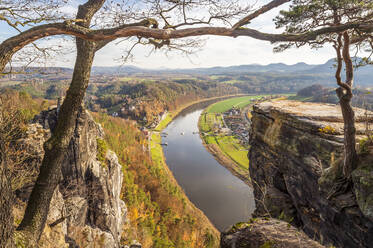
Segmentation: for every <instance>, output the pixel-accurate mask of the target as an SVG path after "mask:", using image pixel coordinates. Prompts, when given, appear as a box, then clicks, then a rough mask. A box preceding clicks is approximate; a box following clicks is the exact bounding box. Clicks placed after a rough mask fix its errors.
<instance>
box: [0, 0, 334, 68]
mask: <svg viewBox="0 0 373 248" xmlns="http://www.w3.org/2000/svg"><path fill="white" fill-rule="evenodd" d="M76 1H78V0H76ZM245 2H248V3H254V2H255V3H256V5H255V6H256V7H259V6H261V5H263V4H265V3H268V2H269V0H256V1H252V0H248V1H245ZM287 6H288V5H284V6H282V7H278V8H276V9H273V10H271V11H269V12H268V13H266V14H263V15H261V16H260V17H258V18H256V19H255V20H254V21H252V23H251V24H250V25H249V26H248V27H250V28H254V29H257V30H259V31H262V32H271V33H274V32H276V33H279V32H280V31H279V30H276V29H275V27H274V24H273V21H272V20H273V18H274V17H275V16H276V14H277V13H278V11H279V10H281V9H284V8H287ZM76 7H77V4H76V3H75V4H72V5H70V6H67V7H66V10H67V11H68V12H71V13H74V12H75V11H76ZM11 34H14V32H13V31H12V30H10V28H9V27H8V26H7V25H4V24H2V23H0V40H4V39H5V38H7V37H10V35H11ZM204 39H205V37H204ZM69 40H70V41H63V40H62V39H54V40H48V41H44V42H46V43H47V42H54V43H56V42H57V43H61V44H62V45H63V46H67V47H71V52H69V53H67V54H65V55H61V56H57V57H56V58H55V59H53V60H52V61H49V62H48V66H63V67H73V66H74V60H75V51H74V50H73V48H74V44H73V39H69ZM273 47H274V46H273V45H272V44H270V43H269V42H266V41H260V40H255V39H253V38H249V37H238V38H231V37H213V36H210V37H208V38H207V39H206V40H205V44H204V46H203V47H201V49H200V50H199V51H198V52H196V53H194V54H192V55H190V56H185V55H181V54H180V53H178V52H171V53H168V54H167V55H166V54H165V53H164V52H159V51H158V52H155V53H152V54H150V55H149V52H150V47H144V46H138V47H136V48H135V50H134V52H133V55H134V59H133V61H130V62H127V63H126V65H134V66H138V67H141V68H152V69H157V68H197V67H214V66H232V65H242V64H263V65H266V64H270V63H280V62H281V63H285V64H295V63H299V62H305V63H308V64H322V63H325V62H326V61H327V60H329V59H331V58H333V57H335V55H334V50H333V49H332V47H325V48H322V49H318V50H313V49H310V48H309V47H302V48H299V49H290V50H287V51H285V52H282V53H273ZM127 48H128V43H126V42H121V43H119V44H117V42H112V43H110V44H109V45H107V46H106V47H104V48H103V49H101V50H100V51H99V52H98V53H96V56H95V60H94V65H95V66H115V65H123V61H122V60H120V57H121V55H123V54H124V51H125V50H126V49H127Z"/></svg>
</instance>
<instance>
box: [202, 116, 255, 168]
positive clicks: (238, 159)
mask: <svg viewBox="0 0 373 248" xmlns="http://www.w3.org/2000/svg"><path fill="white" fill-rule="evenodd" d="M219 124H220V125H223V121H222V117H221V115H220V114H215V113H204V114H202V115H201V117H200V120H199V128H200V131H201V132H202V133H203V134H204V135H203V139H204V141H205V143H206V144H215V145H217V146H218V147H219V149H220V150H221V152H222V153H224V155H226V156H227V157H229V158H230V159H231V160H233V161H234V162H235V163H236V164H237V165H238V166H239V167H241V168H243V169H246V170H247V169H248V168H249V159H248V158H247V153H248V147H244V146H243V145H241V144H240V142H239V140H238V139H237V138H236V137H234V136H226V135H220V134H214V126H216V125H219Z"/></svg>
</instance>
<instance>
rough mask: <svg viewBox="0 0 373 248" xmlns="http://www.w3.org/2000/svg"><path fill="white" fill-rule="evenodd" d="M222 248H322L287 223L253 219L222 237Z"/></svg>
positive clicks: (238, 225)
mask: <svg viewBox="0 0 373 248" xmlns="http://www.w3.org/2000/svg"><path fill="white" fill-rule="evenodd" d="M221 247H222V248H265V247H273V248H275V247H276V248H299V247H307V248H322V247H323V246H322V245H320V244H319V243H318V242H316V241H314V240H311V239H310V238H309V237H308V236H307V235H305V234H304V233H303V232H300V231H298V230H297V229H296V228H294V227H292V226H291V225H289V224H288V223H287V222H284V221H280V220H275V219H262V218H259V219H253V220H252V221H251V222H249V223H239V224H237V225H236V226H234V227H233V228H232V229H231V230H230V231H229V232H227V233H224V234H223V235H222V240H221Z"/></svg>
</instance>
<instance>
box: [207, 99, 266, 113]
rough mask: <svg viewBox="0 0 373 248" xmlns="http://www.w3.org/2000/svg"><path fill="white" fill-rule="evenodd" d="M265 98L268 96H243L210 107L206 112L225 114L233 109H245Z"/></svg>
mask: <svg viewBox="0 0 373 248" xmlns="http://www.w3.org/2000/svg"><path fill="white" fill-rule="evenodd" d="M263 96H266V95H258V96H242V97H235V98H231V99H227V100H224V101H221V102H218V103H215V104H212V105H210V106H209V107H208V108H207V109H206V112H207V113H223V112H225V111H227V110H229V109H231V108H233V107H237V108H243V107H246V106H247V105H249V104H250V103H251V102H252V101H253V100H259V99H260V98H262V97H263Z"/></svg>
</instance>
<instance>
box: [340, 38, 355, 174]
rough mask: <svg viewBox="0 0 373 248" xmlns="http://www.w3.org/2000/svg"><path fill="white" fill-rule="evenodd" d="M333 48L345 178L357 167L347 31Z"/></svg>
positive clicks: (352, 77)
mask: <svg viewBox="0 0 373 248" xmlns="http://www.w3.org/2000/svg"><path fill="white" fill-rule="evenodd" d="M342 37H343V42H342ZM334 48H335V49H336V52H337V65H338V66H337V71H336V75H335V77H336V79H337V84H338V85H339V86H340V87H339V88H338V89H337V91H336V92H337V96H338V98H339V105H340V106H341V111H342V116H343V122H344V161H343V175H344V177H345V178H346V179H350V178H351V173H352V171H353V170H355V169H356V167H357V153H356V128H355V112H354V110H353V108H352V106H351V99H352V97H353V94H352V87H353V80H354V66H353V63H352V60H351V55H350V37H349V34H348V32H344V33H343V34H339V36H338V40H337V44H336V45H335V46H334ZM341 50H342V52H341ZM343 61H344V63H345V65H346V82H342V80H341V75H340V74H341V71H342V62H343Z"/></svg>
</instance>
